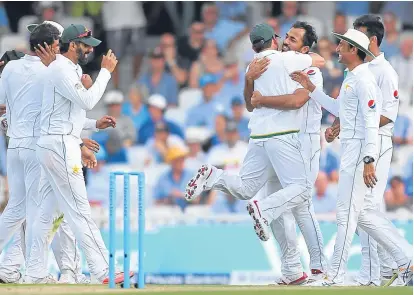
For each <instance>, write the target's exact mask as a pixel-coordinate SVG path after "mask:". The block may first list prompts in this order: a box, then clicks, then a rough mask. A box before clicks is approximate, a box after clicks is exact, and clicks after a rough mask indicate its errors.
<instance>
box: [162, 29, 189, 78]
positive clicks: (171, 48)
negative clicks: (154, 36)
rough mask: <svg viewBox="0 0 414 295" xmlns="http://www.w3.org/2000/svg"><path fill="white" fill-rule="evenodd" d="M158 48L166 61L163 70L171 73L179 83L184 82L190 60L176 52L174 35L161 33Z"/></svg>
mask: <svg viewBox="0 0 414 295" xmlns="http://www.w3.org/2000/svg"><path fill="white" fill-rule="evenodd" d="M160 48H161V51H162V54H163V55H164V57H165V61H166V63H165V71H166V72H167V73H171V74H172V75H173V77H174V78H175V80H176V81H177V82H178V83H179V84H180V85H184V84H186V83H187V77H188V71H189V70H190V67H191V62H190V60H189V59H188V58H185V57H182V56H180V55H178V54H177V47H176V45H175V37H174V35H172V34H170V33H165V34H163V35H161V39H160Z"/></svg>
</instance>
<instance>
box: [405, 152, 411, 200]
mask: <svg viewBox="0 0 414 295" xmlns="http://www.w3.org/2000/svg"><path fill="white" fill-rule="evenodd" d="M404 184H405V192H406V193H407V195H408V196H409V197H410V198H411V203H412V202H413V200H412V199H413V155H411V157H410V159H409V160H408V161H407V164H405V167H404Z"/></svg>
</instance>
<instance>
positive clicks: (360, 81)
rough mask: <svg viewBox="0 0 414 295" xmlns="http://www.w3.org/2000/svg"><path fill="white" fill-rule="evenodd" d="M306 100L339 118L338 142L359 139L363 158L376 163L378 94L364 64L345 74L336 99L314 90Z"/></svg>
mask: <svg viewBox="0 0 414 295" xmlns="http://www.w3.org/2000/svg"><path fill="white" fill-rule="evenodd" d="M310 97H311V98H312V99H315V100H316V101H318V102H319V103H320V104H321V105H322V107H323V108H325V109H326V110H327V111H329V112H330V113H331V114H333V115H334V116H336V117H338V116H339V119H340V122H341V140H347V139H363V140H364V142H365V145H364V150H363V155H364V156H371V157H373V158H374V159H377V154H378V150H377V141H378V129H379V119H380V111H381V108H382V94H381V90H380V89H379V87H378V85H377V83H376V81H375V77H374V75H373V74H372V73H371V71H370V70H369V69H368V64H361V65H359V66H357V67H356V68H355V69H353V70H352V71H350V72H348V74H347V76H346V78H345V80H344V82H343V83H342V86H341V90H340V92H339V96H338V98H337V99H334V98H332V97H330V96H328V95H326V94H325V93H324V92H323V90H322V89H321V88H318V87H317V88H315V90H314V91H313V92H312V93H311V94H310Z"/></svg>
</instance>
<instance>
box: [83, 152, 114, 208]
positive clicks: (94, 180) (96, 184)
mask: <svg viewBox="0 0 414 295" xmlns="http://www.w3.org/2000/svg"><path fill="white" fill-rule="evenodd" d="M95 156H96V161H97V164H96V166H95V167H94V168H92V169H89V171H88V174H87V180H88V181H87V185H86V191H87V193H88V200H89V203H90V204H91V206H101V207H104V208H106V207H107V205H108V203H109V202H108V201H109V199H108V190H109V172H110V171H109V169H108V167H107V166H106V165H105V163H106V160H107V154H106V151H105V148H104V147H103V146H101V147H100V148H99V151H98V152H97V153H96V154H95Z"/></svg>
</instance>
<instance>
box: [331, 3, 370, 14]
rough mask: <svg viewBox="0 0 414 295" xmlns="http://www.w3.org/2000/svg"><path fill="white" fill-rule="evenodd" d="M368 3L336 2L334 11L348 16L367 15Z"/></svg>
mask: <svg viewBox="0 0 414 295" xmlns="http://www.w3.org/2000/svg"><path fill="white" fill-rule="evenodd" d="M369 3H370V2H369V1H358V2H355V1H338V2H336V10H337V11H339V12H341V13H343V14H345V15H348V16H360V15H363V14H368V13H369Z"/></svg>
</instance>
